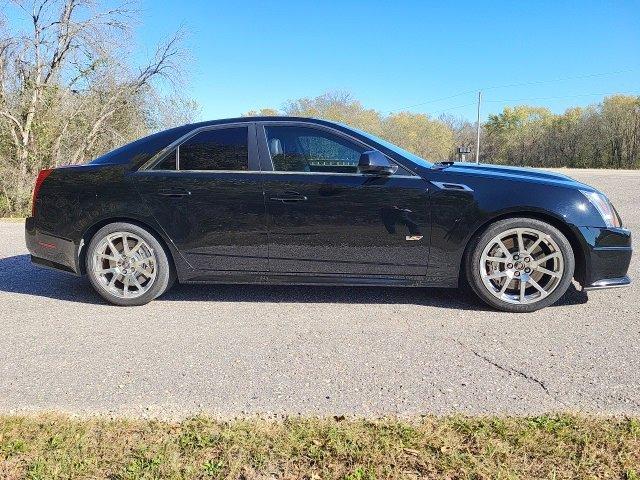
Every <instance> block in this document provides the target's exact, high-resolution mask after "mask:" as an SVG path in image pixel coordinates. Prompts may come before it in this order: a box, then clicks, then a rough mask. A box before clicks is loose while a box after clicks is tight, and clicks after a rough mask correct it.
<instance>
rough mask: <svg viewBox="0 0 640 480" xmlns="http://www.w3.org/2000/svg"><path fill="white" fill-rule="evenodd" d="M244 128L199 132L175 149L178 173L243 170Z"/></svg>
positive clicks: (245, 153) (246, 163) (245, 163)
mask: <svg viewBox="0 0 640 480" xmlns="http://www.w3.org/2000/svg"><path fill="white" fill-rule="evenodd" d="M247 135H248V128H247V127H233V128H221V129H216V130H205V131H203V132H200V133H198V134H196V135H194V136H193V137H191V138H190V139H189V140H187V141H186V142H184V143H183V144H181V145H180V147H179V157H180V162H179V167H178V168H179V169H180V170H247V169H248V166H249V149H248V146H247Z"/></svg>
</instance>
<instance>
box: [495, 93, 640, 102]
mask: <svg viewBox="0 0 640 480" xmlns="http://www.w3.org/2000/svg"><path fill="white" fill-rule="evenodd" d="M607 95H638V93H636V92H611V93H582V94H579V95H560V96H555V97H528V98H512V99H503V100H485V102H486V103H507V102H524V101H525V100H556V99H560V98H577V97H605V96H607Z"/></svg>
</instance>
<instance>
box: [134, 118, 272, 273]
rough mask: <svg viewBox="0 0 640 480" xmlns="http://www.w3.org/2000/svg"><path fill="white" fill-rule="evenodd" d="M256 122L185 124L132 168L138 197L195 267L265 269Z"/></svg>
mask: <svg viewBox="0 0 640 480" xmlns="http://www.w3.org/2000/svg"><path fill="white" fill-rule="evenodd" d="M255 145H256V140H255V126H254V125H253V124H247V123H244V124H235V125H230V126H229V125H225V126H219V127H204V128H200V129H198V130H196V131H194V132H192V134H191V136H190V137H189V138H186V139H185V140H184V141H183V142H182V143H181V144H180V145H178V146H176V147H175V149H173V150H171V151H170V152H168V153H167V154H166V155H165V157H164V158H163V159H161V160H160V161H159V162H158V163H156V164H155V165H154V166H151V167H150V168H148V169H146V170H142V171H139V172H137V173H136V174H135V175H136V181H137V184H138V189H139V191H140V194H141V195H142V197H143V199H144V200H145V201H146V203H147V205H148V206H149V208H150V210H151V212H152V213H153V215H154V217H155V218H156V220H157V221H158V223H159V224H160V225H161V226H162V227H163V229H164V230H165V232H166V233H167V235H168V236H169V238H171V240H172V241H173V242H174V244H175V245H176V247H177V248H178V250H180V252H181V253H182V255H183V256H184V257H185V258H186V260H187V261H188V262H189V264H191V266H192V267H194V268H195V269H198V270H203V271H210V272H216V274H221V273H225V274H237V273H239V272H265V271H266V270H267V267H268V263H267V262H268V260H267V232H266V225H265V205H264V197H263V192H262V184H261V177H260V171H259V166H258V160H257V154H256V148H255Z"/></svg>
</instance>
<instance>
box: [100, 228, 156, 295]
mask: <svg viewBox="0 0 640 480" xmlns="http://www.w3.org/2000/svg"><path fill="white" fill-rule="evenodd" d="M92 255H93V260H94V261H93V272H94V273H95V277H96V279H97V280H98V284H99V285H100V286H101V287H102V288H104V289H105V290H106V291H107V292H109V293H110V294H111V295H114V296H116V297H119V298H136V297H139V296H141V295H143V294H144V293H145V292H147V291H148V290H149V289H150V288H151V286H152V285H153V283H154V281H155V279H156V274H157V260H156V255H155V253H154V251H153V248H151V247H150V246H149V245H148V244H147V242H145V241H144V240H143V239H142V238H140V237H139V236H137V235H135V234H133V233H129V232H114V233H110V234H108V235H107V236H106V237H104V238H103V239H102V240H101V241H100V242H98V244H97V245H96V247H95V249H94V251H93V253H92Z"/></svg>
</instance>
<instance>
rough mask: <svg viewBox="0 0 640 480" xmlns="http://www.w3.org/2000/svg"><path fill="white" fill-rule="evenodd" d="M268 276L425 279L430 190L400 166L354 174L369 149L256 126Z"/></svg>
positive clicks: (324, 135) (310, 127) (290, 127)
mask: <svg viewBox="0 0 640 480" xmlns="http://www.w3.org/2000/svg"><path fill="white" fill-rule="evenodd" d="M257 133H258V142H259V144H260V160H261V164H262V170H263V185H264V192H265V199H266V203H267V215H268V216H267V222H268V229H269V271H270V272H271V273H272V274H274V275H278V274H282V275H301V276H304V275H307V274H308V275H310V276H318V275H325V276H327V277H331V276H338V277H349V276H352V277H359V278H362V277H372V278H375V277H401V278H403V279H407V278H415V279H419V278H421V277H424V275H425V274H426V270H427V262H428V258H429V237H430V232H429V227H430V225H429V205H428V202H429V196H428V185H427V183H426V182H425V181H424V180H422V179H421V178H420V177H418V176H416V175H414V174H412V173H411V172H409V171H408V170H405V169H403V168H402V167H400V168H399V170H398V171H397V172H396V173H395V174H393V175H391V176H372V175H366V174H360V173H358V171H357V165H358V161H359V158H360V154H361V153H362V152H364V151H366V150H371V148H370V147H368V146H367V145H364V144H362V143H360V142H359V141H357V140H355V139H352V138H350V137H347V136H345V135H343V134H341V133H340V132H337V131H335V130H333V129H329V128H326V127H322V126H319V125H314V124H304V123H296V124H291V123H289V124H287V123H282V122H281V123H278V122H264V123H263V124H260V125H259V127H258V131H257Z"/></svg>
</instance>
